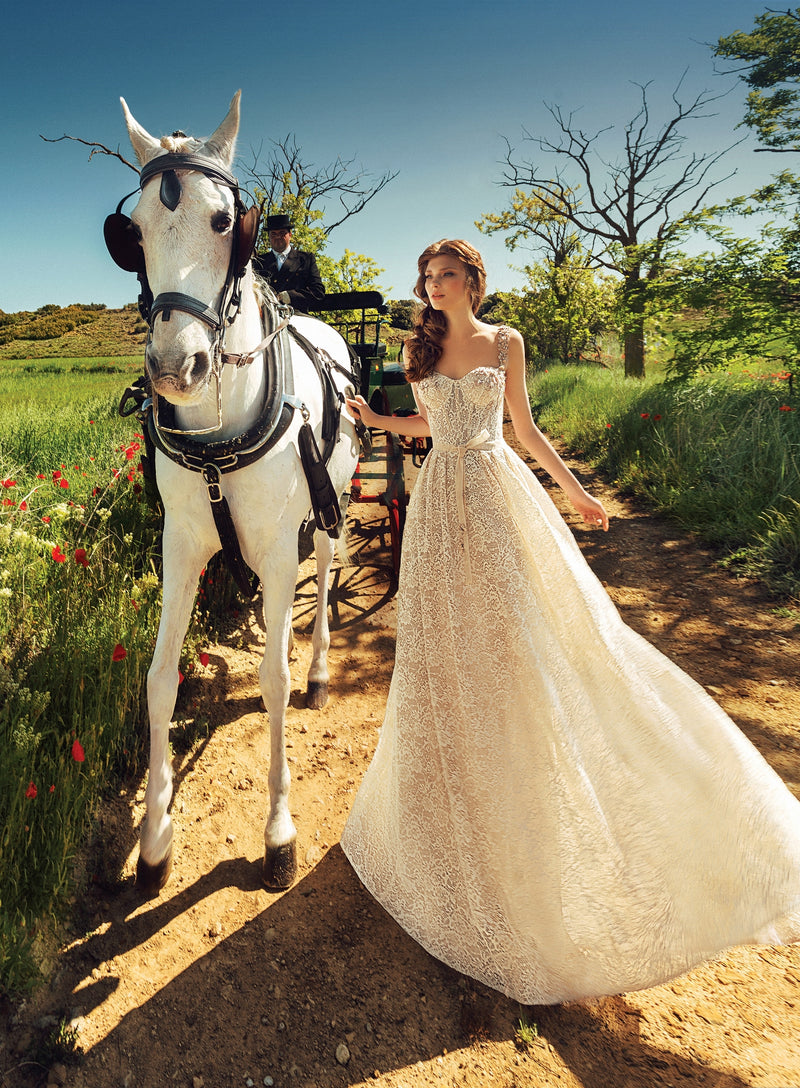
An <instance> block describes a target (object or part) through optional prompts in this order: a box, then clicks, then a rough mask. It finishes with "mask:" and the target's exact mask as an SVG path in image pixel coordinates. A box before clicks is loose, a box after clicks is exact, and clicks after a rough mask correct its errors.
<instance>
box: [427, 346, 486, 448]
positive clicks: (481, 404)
mask: <svg viewBox="0 0 800 1088" xmlns="http://www.w3.org/2000/svg"><path fill="white" fill-rule="evenodd" d="M507 353H508V329H507V328H506V327H505V326H501V327H500V329H499V330H498V333H497V364H496V365H494V366H478V367H475V368H474V369H473V370H470V371H469V372H468V373H466V374H464V375H463V376H462V377H461V378H449V377H448V376H447V375H446V374H440V373H439V372H438V371H437V370H434V371H432V372H431V373H430V374H428V375H427V377H425V378H423V379H422V381H421V382H420V383H419V386H418V390H419V395H420V397H421V399H422V403H423V404H424V405H425V409H426V411H427V413H428V422H429V423H430V427H431V435H432V437H433V445H434V449H435V448H436V447H437V446H445V447H447V446H451V447H452V446H464V445H466V443H468V442H470V440H472V439H474V438H475V436H476V435H478V434H480V433H481V432H484V431H485V432H486V434H487V437H488V440H489V441H495V440H496V441H499V440H501V439H502V437H503V397H504V394H505V377H506V375H505V368H506V358H507Z"/></svg>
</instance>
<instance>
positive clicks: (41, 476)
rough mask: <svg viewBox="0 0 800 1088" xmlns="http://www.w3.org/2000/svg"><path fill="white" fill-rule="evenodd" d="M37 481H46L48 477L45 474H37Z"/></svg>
mask: <svg viewBox="0 0 800 1088" xmlns="http://www.w3.org/2000/svg"><path fill="white" fill-rule="evenodd" d="M36 479H37V480H46V479H47V477H46V476H45V474H44V473H43V472H37V473H36Z"/></svg>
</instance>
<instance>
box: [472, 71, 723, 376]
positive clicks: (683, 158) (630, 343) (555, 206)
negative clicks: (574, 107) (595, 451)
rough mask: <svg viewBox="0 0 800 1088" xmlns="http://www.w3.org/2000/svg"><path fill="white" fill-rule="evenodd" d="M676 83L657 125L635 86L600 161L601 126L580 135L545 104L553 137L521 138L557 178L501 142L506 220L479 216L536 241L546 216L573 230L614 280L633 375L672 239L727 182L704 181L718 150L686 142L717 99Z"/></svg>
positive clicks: (638, 369) (638, 370)
mask: <svg viewBox="0 0 800 1088" xmlns="http://www.w3.org/2000/svg"><path fill="white" fill-rule="evenodd" d="M679 90H680V85H679V87H678V88H677V89H676V91H675V92H674V93H673V95H672V101H673V109H672V110H671V111H670V116H669V117H668V119H667V120H666V121H665V122H664V123H663V124H662V125H661V126H660V127H658V128H654V126H653V125H652V123H651V118H650V109H649V104H648V100H647V85H645V86H641V87H640V88H639V91H640V104H639V109H638V111H637V112H636V114H635V115H634V117H633V118H632V119H631V120H630V121H629V122H628V123H627V124H626V125H625V127H624V129H623V140H622V147H621V149H620V152H619V154H618V157H617V158H616V159H614V160H613V161H608V160H606V159H605V158H604V157H603V156H602V155H601V154H600V149H599V146H598V140H599V138H600V136H601V135H603V134H604V133H605V132H606V131H607V130H601V131H600V132H596V133H594V134H587V133H586V132H584V131H583V129H581V128H580V127H579V126H578V125H577V123H576V122H575V120H574V116H573V115H572V114H569V115H566V116H565V115H564V114H563V112H562V111H561V109H560V108H559V107H557V106H555V107H548V109H549V112H550V114H551V116H552V117H553V119H554V120H555V122H556V125H557V128H558V130H559V133H560V135H559V136H558V137H557V139H556V140H555V141H553V140H550V139H547V138H544V137H536V136H530V135H526V137H525V138H526V140H528V141H530V142H531V143H533V144H534V145H535V146H536V147H538V149H539V150H540V151H542V152H544V153H545V154H547V155H551V156H554V157H555V158H556V160H557V164H558V165H557V172H556V175H555V178H553V177H551V176H550V171H549V169H547V170H545V169H544V168H543V167H542V166H540V165H539V164H537V163H532V162H528V161H524V160H522V161H520V160H518V159H517V158H516V157H515V155H514V152H513V150H512V148H511V145H510V144H508V151H507V155H506V170H505V172H504V175H503V180H502V181H501V183H500V184H501V185H506V186H509V187H511V188H512V189H513V190H514V197H512V201H511V209H510V211H511V213H512V215H511V220H510V221H509V222H508V223H503V222H502V215H501V216H500V217H492V216H488V217H484V220H483V221H482V222H483V225H484V228H486V229H489V228H491V229H511V230H512V231H518V232H521V235H520V237H524V236H525V235H526V233H527V234H528V236H530V237H533V238H540V239H541V235H540V234H539V233H537V232H538V231H539V230H540V228H541V226H542V224H543V223H547V224H553V223H555V224H558V223H563V224H565V229H566V227H567V226H568V227H569V228H570V229H571V230H572V231H574V232H577V234H578V238H579V241H580V244H581V245H583V247H584V248H585V249H587V250H588V251H589V253H590V257H589V263H590V264H592V265H593V266H596V267H600V268H604V269H606V270H608V271H610V272H612V273H614V274H616V275H617V276H619V277H620V281H621V302H622V305H621V311H620V313H621V321H622V333H623V341H624V356H625V373H626V375H628V376H631V377H643V376H644V370H645V361H644V327H645V320H646V317H647V314H648V306H649V304H650V299H651V297H652V292H651V290H650V288H651V285H652V284H653V283H654V282H655V281H657V279H658V277H659V276H660V275H661V273H662V271H663V270H664V269H665V267H668V266H669V264H670V263H671V262H672V260H673V259H674V256H675V252H676V249H677V243H678V241H679V240H680V239H682V238H683V236H684V234H685V233H686V231H687V230H688V228H689V224H690V223H691V221H692V216H693V215H694V214H696V213H697V212H698V210H699V209H700V208H701V207H702V205H703V202H704V200H705V198H706V196H707V195H708V193H709V191H710V190H711V188H713V186H714V185H717V184H719V183H720V182H721V181H724V180H726V179H725V178H718V179H717V180H709V174H710V172H711V170H712V168H713V167H714V166H715V165H716V164H717V163H718V162H719V160H720V159H721V157H722V156H723V155H724V154H725V153H726V152H725V151H721V152H706V153H696V152H694V153H687V152H686V148H685V143H686V135H685V126H686V123H687V122H689V121H692V120H695V119H697V118H700V117H704V116H707V115H706V113H705V109H706V107H707V106H708V105H709V104H710V103H712V102H714V101H716V100H717V99H718V98H719V97H721V96H720V95H712V94H710V93H709V92H707V91H703V92H701V93H700V94H699V95H697V97H696V98H695V99H694V100H693V101H691V102H690V103H689V104H688V105H684V104H683V103H682V102H681V101H680V100H679V99H678V92H679ZM726 150H729V149H726ZM562 169H566V170H567V171H568V173H570V174H572V176H573V177H575V176H577V184H576V183H575V182H574V181H573V182H569V181H568V179H567V178H566V177H565V176H564V175H563V174H562V173H561V171H562ZM579 186H580V189H579ZM526 200H527V201H528V202H529V203H528V204H527V205H526V203H525V201H526ZM513 237H514V235H513V234H512V238H513ZM545 244H546V245H550V244H551V243H550V242H549V241H546V242H545Z"/></svg>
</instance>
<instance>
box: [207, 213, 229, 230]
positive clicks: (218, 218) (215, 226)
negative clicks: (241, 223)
mask: <svg viewBox="0 0 800 1088" xmlns="http://www.w3.org/2000/svg"><path fill="white" fill-rule="evenodd" d="M230 226H231V217H230V216H229V215H228V213H227V212H216V213H215V214H214V215H212V216H211V229H212V230H215V231H216V232H217V234H224V233H225V231H226V230H230Z"/></svg>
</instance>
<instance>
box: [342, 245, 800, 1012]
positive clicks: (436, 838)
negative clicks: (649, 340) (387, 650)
mask: <svg viewBox="0 0 800 1088" xmlns="http://www.w3.org/2000/svg"><path fill="white" fill-rule="evenodd" d="M485 285H486V275H485V271H484V267H483V262H482V260H481V257H480V254H479V253H478V252H477V251H476V250H475V249H473V248H472V247H471V246H470V245H469V244H468V243H466V242H463V241H442V242H437V243H435V244H433V245H431V246H428V248H427V249H426V250H425V251H424V252H423V254H422V255H421V256H420V258H419V279H418V280H417V285H416V287H415V293H416V294H417V295H418V297H419V298H420V299H421V300H422V301H423V303H424V306H423V309H422V312H421V314H420V315H419V317H418V319H417V323H416V326H415V330H414V333H413V335H412V336H411V337H410V339H409V340H407V341H406V344H405V348H404V358H405V366H406V374H407V377H408V379H409V381H410V382H411V383H412V388H413V390H414V395H415V398H416V402H417V406H418V414H417V415H415V416H410V417H394V416H392V417H385V416H378V415H376V414H375V413H374V412H373V411H372V410H371V409H370V408H369V406H368V405H367V404H366V403H365V401H364V400H363V398H361V397H356V398H354V399H351V400H348V406H349V408H350V409H351V411H353V412H354V413H356V414H358V415H360V416H361V419H362V420H363V422H364V423H365V424H367V425H368V426H371V427H380V428H383V429H389V430H393V431H396V432H398V433H400V434H405V435H417V436H426V435H432V437H433V449H432V450H431V452H430V454H429V455H428V457H427V459H426V461H425V463H424V465H423V467H422V470H421V471H420V474H419V477H418V479H417V482H416V484H415V487H414V491H413V494H412V497H411V502H410V505H409V511H408V518H407V521H406V528H405V535H404V541H403V555H402V565H401V571H400V582H399V588H398V626H397V651H396V662H395V669H394V674H393V677H392V683H391V686H390V690H389V696H388V702H387V707H386V715H385V719H384V723H383V728H382V730H381V736H380V740H379V743H378V747H377V750H376V752H375V756H374V758H373V761H372V763H371V765H370V767H369V769H368V770H367V773H366V775H365V777H364V780H363V783H362V785H361V787H360V789H359V791H358V795H357V797H356V800H355V803H354V806H353V811H352V813H351V815H350V818H349V820H348V822H347V826H346V828H345V831H344V834H343V836H342V847H343V849H344V852H345V854H346V855H347V857H348V858H349V860H350V862H351V864H352V865H353V867H354V869H355V871H356V873H357V874H358V876H359V878H360V879H361V881H362V882H363V883H364V885H365V886H366V887H367V888H368V890H369V891H370V892H371V893H372V894H373V895H374V896H375V898H376V899H377V900H378V901H379V902H380V903H381V904H382V905H383V906H384V907H385V908H386V910H387V911H389V913H390V914H391V915H392V916H393V917H394V918H395V919H396V920H397V921H398V922H399V924H400V925H401V926H402V927H403V928H404V929H405V930H406V931H407V932H408V933H410V934H411V936H412V937H414V938H415V939H416V940H417V941H419V943H420V944H422V945H423V946H424V947H425V948H426V949H427V950H428V951H429V952H431V953H432V954H433V955H434V956H436V957H438V958H439V959H441V960H443V961H444V962H445V963H447V964H449V965H450V966H451V967H454V968H456V969H457V970H459V971H461V972H463V973H464V974H467V975H470V976H472V977H473V978H476V979H479V980H480V981H482V982H484V983H486V984H488V985H489V986H492V987H494V988H496V989H498V990H501V991H503V992H504V993H505V994H507V995H508V996H510V997H512V998H515V999H516V1000H518V1001H521V1002H523V1003H524V1004H546V1003H555V1002H560V1001H567V1000H575V999H579V998H586V997H594V996H599V995H601V994H612V993H620V992H624V991H628V990H634V989H642V988H645V987H649V986H653V985H655V984H657V983H660V982H663V981H665V980H666V979H668V978H671V977H673V976H675V975H677V974H680V973H682V972H683V971H686V970H687V969H689V968H690V967H692V966H693V965H694V964H696V963H698V962H700V961H702V960H704V959H708V958H711V957H713V956H715V955H716V954H717V953H719V952H720V951H722V950H723V949H724V948H726V947H729V946H731V945H735V944H741V943H746V942H749V941H766V942H774V941H779V940H790V939H796V938H797V937H798V936H800V803H798V801H796V800H795V799H794V797H793V796H792V795H791V794H790V793H789V791H788V790H787V789H786V787H785V786H784V785H783V783H782V782H781V780H780V778H779V777H778V776H777V775H776V774H775V772H774V771H772V770H771V769H770V767H769V766H768V765H767V763H766V762H765V761H764V760H763V759H762V757H761V756H760V755H759V753H758V752H757V751H756V749H755V748H754V747H753V746H752V745H751V744H750V743H749V742H748V741H747V740H746V738H745V737H744V735H743V734H742V733H741V732H740V730H739V729H738V728H737V727H736V725H735V724H734V723H733V722H732V721H731V720H730V719H729V718H728V717H727V716H726V715H725V714H724V713H723V711H722V710H721V709H720V708H719V707H718V706H717V704H716V703H715V702H714V701H713V700H712V699H711V697H710V696H709V695H708V694H707V693H706V692H705V691H704V690H703V688H701V687H700V686H699V685H698V684H696V683H695V682H694V681H693V680H692V679H691V678H690V677H689V676H687V675H686V674H685V673H684V672H682V671H681V670H680V669H679V668H678V667H677V666H676V665H674V664H673V663H672V662H671V661H670V660H669V659H667V658H666V657H664V656H663V655H662V654H661V653H659V652H658V651H657V650H656V649H655V648H654V647H653V646H651V645H650V644H649V643H648V642H647V641H645V640H644V639H643V638H641V637H640V636H639V635H637V634H636V633H635V632H634V631H632V630H631V629H630V628H628V627H626V626H625V624H624V623H623V622H622V620H621V618H620V616H619V614H618V613H617V611H616V609H615V608H614V606H613V604H612V602H611V601H610V599H609V598H608V596H607V594H606V593H605V590H604V589H603V587H602V586H601V584H600V583H599V582H598V580H597V579H596V578H595V576H594V575H593V574H592V572H591V570H590V569H589V567H588V565H587V564H586V562H585V560H584V559H583V557H582V555H581V553H580V551H579V549H578V547H577V545H576V544H575V542H574V540H573V537H572V534H571V533H570V531H569V529H568V528H567V527H566V525H565V524H564V522H563V521H562V519H561V517H560V516H559V514H558V512H557V510H556V508H555V506H554V505H553V503H552V502H551V500H550V499H549V497H548V496H547V494H546V492H545V491H544V489H543V488H542V487H541V485H540V484H539V482H538V481H537V480H536V478H535V476H534V475H533V474H532V473H531V472H530V470H529V469H528V468H527V466H526V465H525V464H524V463H523V462H522V461H521V460H520V458H518V457H517V456H516V454H514V452H513V451H512V450H511V449H510V448H509V447H508V445H506V443H505V442H504V441H503V437H502V421H503V408H504V405H507V406H508V410H509V413H510V416H511V420H512V423H513V426H514V430H515V433H516V435H517V437H518V439H519V440H520V442H521V443H522V445H523V446H524V447H525V449H527V450H528V451H529V453H530V454H531V455H532V456H533V457H534V458H536V460H537V461H538V462H539V464H540V465H541V466H542V467H543V468H544V469H545V470H546V471H547V472H548V473H549V474H550V476H552V478H553V479H554V480H555V481H556V483H558V484H559V485H560V486H561V487H562V488H563V490H564V491H565V493H566V494H567V496H568V497H569V499H570V500H571V502H572V504H573V505H574V506H575V508H576V510H577V511H578V512H579V513H580V514H581V515H582V517H583V519H584V521H586V522H588V523H590V524H593V525H596V526H598V527H602V528H603V529H607V528H608V517H607V514H606V512H605V510H604V508H603V506H602V503H600V502H599V501H598V500H597V499H595V498H593V497H591V496H590V495H589V494H587V492H586V491H585V490H584V489H583V488H582V487H581V485H580V483H579V482H578V481H577V479H576V478H575V476H574V475H573V474H572V473H571V472H570V471H569V469H568V468H567V467H566V465H565V464H564V463H563V461H562V460H561V459H560V457H559V456H558V454H557V453H556V451H555V450H554V449H553V447H552V446H551V445H550V443H549V442H548V441H547V439H546V438H545V437H544V436H543V435H542V433H541V432H540V431H539V429H538V428H537V427H536V425H535V424H534V422H533V419H532V417H531V412H530V405H529V401H528V395H527V391H526V387H525V359H524V349H523V343H522V338H521V337H520V335H519V334H518V333H517V332H515V331H513V330H510V329H508V328H506V327H500V328H497V327H496V326H491V325H486V324H484V323H482V322H480V321H479V320H478V319H477V318H476V316H475V314H476V312H477V310H478V306H479V304H480V302H481V299H482V297H483V294H484V291H485Z"/></svg>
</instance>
